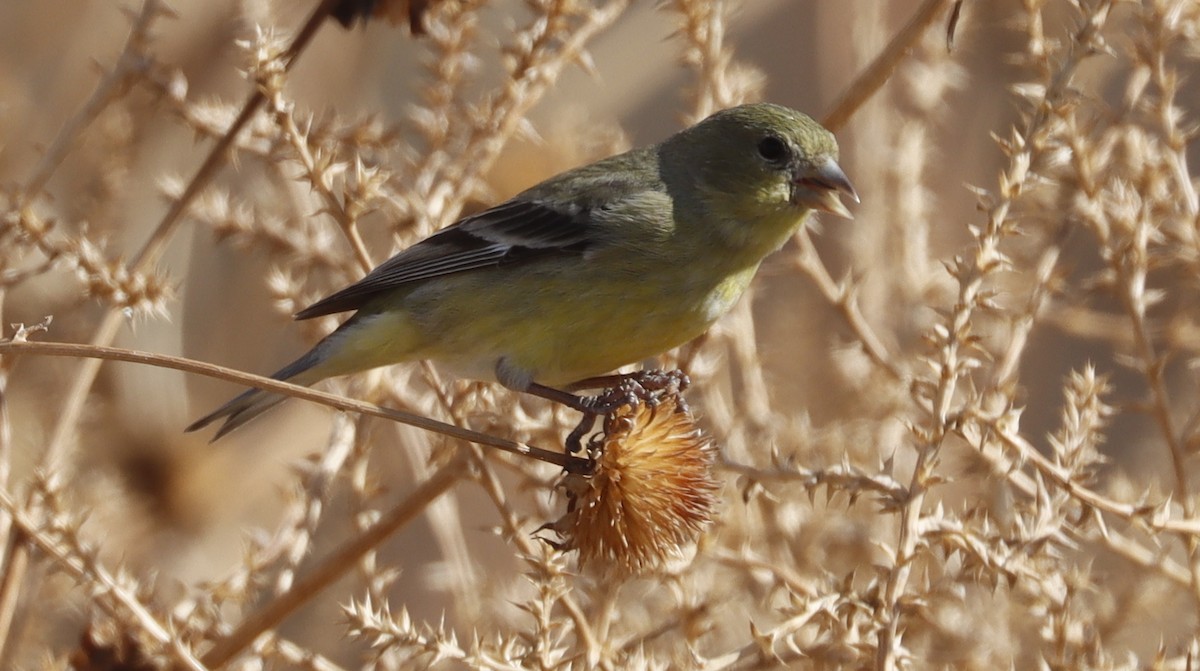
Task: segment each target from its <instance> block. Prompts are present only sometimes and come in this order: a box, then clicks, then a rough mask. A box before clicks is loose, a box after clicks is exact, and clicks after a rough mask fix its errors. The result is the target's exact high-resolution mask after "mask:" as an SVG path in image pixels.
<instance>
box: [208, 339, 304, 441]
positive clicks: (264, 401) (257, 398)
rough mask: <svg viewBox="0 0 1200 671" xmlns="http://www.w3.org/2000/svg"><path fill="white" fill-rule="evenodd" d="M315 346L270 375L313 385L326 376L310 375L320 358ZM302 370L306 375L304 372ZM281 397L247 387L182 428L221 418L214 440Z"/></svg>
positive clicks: (267, 407)
mask: <svg viewBox="0 0 1200 671" xmlns="http://www.w3.org/2000/svg"><path fill="white" fill-rule="evenodd" d="M319 349H320V347H319V346H318V347H315V348H313V349H312V350H310V351H309V352H308V353H307V354H305V355H304V356H302V357H300V358H299V359H296V360H295V361H293V362H292V363H290V364H288V365H286V366H284V367H283V368H281V369H279V370H278V371H277V372H276V373H275V374H274V375H272V376H271V378H272V379H275V380H285V381H289V382H294V383H296V384H303V385H309V384H313V383H315V382H317V381H318V380H321V379H323V378H324V377H326V376H324V375H313V374H312V373H313V372H314V370H313V369H314V367H316V365H317V364H319V363H321V361H322V357H321V356H320V354H319V353H318V350H319ZM304 373H309V374H308V375H304ZM285 400H287V396H284V395H282V394H274V393H271V392H268V391H263V390H262V389H248V390H246V391H245V392H243V393H242V394H240V395H238V396H237V397H235V398H234V399H233V400H231V401H229V402H228V403H226V404H225V405H223V406H221V407H219V408H217V409H216V410H213V411H212V412H210V413H208V414H207V415H205V416H203V417H201V418H200V419H198V420H196V421H194V422H192V423H191V424H189V425H188V427H187V428H186V429H184V431H196V430H199V429H203V428H204V427H206V426H208V425H209V424H212V423H213V422H215V421H217V420H218V419H222V418H224V419H225V423H223V424H221V428H219V429H217V433H216V435H214V436H213V437H212V440H213V441H215V440H217V439H218V438H220V437H221V436H224V435H225V434H227V433H229V432H230V431H233V430H234V429H236V428H238V427H239V426H241V425H243V424H245V423H246V422H249V421H250V420H252V419H254V418H255V417H258V416H259V415H261V414H263V413H264V412H266V411H268V410H270V409H271V408H273V407H275V406H277V405H279V404H280V403H282V402H283V401H285Z"/></svg>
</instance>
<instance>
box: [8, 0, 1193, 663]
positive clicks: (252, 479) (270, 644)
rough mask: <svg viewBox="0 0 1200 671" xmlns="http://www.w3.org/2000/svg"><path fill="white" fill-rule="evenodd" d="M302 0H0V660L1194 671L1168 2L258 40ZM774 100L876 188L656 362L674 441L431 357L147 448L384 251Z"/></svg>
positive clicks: (1185, 69) (417, 14) (1184, 233)
mask: <svg viewBox="0 0 1200 671" xmlns="http://www.w3.org/2000/svg"><path fill="white" fill-rule="evenodd" d="M314 4H317V3H306V2H302V1H301V0H278V1H274V2H271V1H268V0H242V1H240V2H234V1H233V0H227V1H221V2H201V1H200V0H176V2H174V3H172V5H171V6H168V5H167V4H166V3H164V2H161V1H159V0H139V1H138V2H137V3H134V4H133V5H132V6H130V7H128V11H127V12H122V11H121V9H122V7H121V6H120V3H115V2H113V3H109V2H90V3H81V2H78V1H77V0H45V1H43V2H20V1H17V2H13V1H9V2H5V3H3V6H2V7H0V34H2V35H3V39H0V184H2V187H0V309H2V313H0V314H2V316H3V323H4V324H5V325H6V326H7V325H8V324H10V323H12V324H18V323H19V324H25V325H26V326H24V327H21V328H18V327H15V326H14V327H12V328H10V329H8V330H6V332H5V334H4V335H5V337H6V340H4V341H3V342H0V509H2V513H0V543H2V547H3V551H2V552H3V554H2V555H0V666H3V667H4V668H41V667H46V668H63V667H66V666H72V665H73V666H75V667H76V668H87V669H116V668H121V669H142V668H187V669H201V668H236V669H251V668H260V667H262V666H264V665H265V666H266V667H269V668H307V669H320V670H333V669H356V668H381V669H390V668H425V667H437V668H480V669H558V668H602V669H641V668H697V669H707V670H711V671H717V670H723V669H760V668H775V667H780V666H783V667H790V668H801V669H809V668H811V669H834V668H874V669H896V668H912V669H924V668H950V669H994V668H1017V669H1030V668H1047V669H1077V668H1096V669H1134V668H1138V669H1144V668H1161V669H1184V668H1194V667H1195V666H1196V662H1195V657H1196V654H1197V652H1200V643H1198V642H1197V632H1198V629H1200V512H1198V511H1197V505H1198V500H1197V494H1198V492H1200V485H1198V484H1196V476H1197V473H1196V470H1197V469H1196V467H1197V459H1196V451H1197V449H1198V448H1200V394H1197V382H1198V381H1197V365H1196V363H1197V352H1200V302H1198V301H1197V300H1196V296H1197V295H1200V294H1198V293H1197V289H1198V288H1200V214H1198V212H1200V203H1198V199H1197V181H1198V180H1197V178H1196V176H1194V175H1193V174H1192V170H1191V167H1190V166H1192V165H1195V164H1196V163H1197V162H1198V161H1200V150H1198V149H1197V142H1196V140H1195V136H1196V129H1197V119H1198V118H1200V68H1198V67H1197V58H1198V57H1200V3H1196V2H1195V1H1194V0H1143V1H1141V2H1116V1H1115V0H1107V1H1106V0H1023V1H1021V2H1008V3H985V2H963V3H961V4H960V3H956V2H953V1H952V0H925V1H923V2H916V1H914V0H909V1H906V2H889V3H884V2H878V1H877V0H855V1H852V2H829V3H802V2H795V1H794V0H774V1H767V0H761V1H760V2H755V3H736V2H732V1H728V2H720V1H715V2H709V1H708V0H677V1H675V2H667V3H662V4H661V5H660V6H652V5H651V4H650V3H634V2H631V1H630V0H596V2H584V1H580V0H557V1H556V0H529V1H528V2H515V1H512V0H505V1H501V0H495V1H493V2H483V1H482V0H476V1H450V0H447V1H443V2H411V3H408V2H406V3H395V5H396V6H394V7H392V8H391V9H390V10H388V8H386V7H380V6H376V5H375V4H374V3H358V4H359V5H360V6H361V8H362V10H363V11H375V12H379V13H380V14H381V15H383V14H386V15H387V16H389V18H393V19H397V18H398V19H399V20H400V22H401V23H403V22H404V21H406V20H407V21H416V22H417V23H416V25H415V26H409V27H408V28H405V27H403V26H401V27H393V26H390V25H388V24H387V23H386V22H375V21H369V22H368V23H367V25H365V26H364V25H362V24H361V22H360V24H359V25H358V26H357V27H355V28H354V29H352V30H349V31H347V30H343V29H342V28H341V27H340V26H338V25H337V23H336V22H334V21H320V22H317V23H314V24H313V25H312V27H313V28H314V30H313V31H312V32H310V33H309V34H307V35H306V37H305V39H304V40H302V41H301V42H299V43H297V44H296V46H289V45H291V44H292V43H291V42H290V40H291V39H292V38H291V37H290V35H293V34H295V32H296V31H299V29H300V26H301V25H302V23H303V17H302V13H303V12H311V11H313V10H314V8H313V6H312V5H314ZM325 4H327V5H328V4H329V3H325ZM735 10H736V11H735ZM413 28H416V30H414V29H413ZM309 38H311V40H310V39H309ZM760 98H769V99H771V100H773V101H776V102H781V103H784V104H788V105H791V106H793V107H798V108H801V109H805V110H808V111H811V112H813V113H814V115H815V116H818V117H824V118H825V119H827V120H828V123H829V124H830V126H831V127H834V128H835V129H836V130H837V132H838V135H839V138H840V140H841V143H842V147H843V162H842V163H843V165H844V166H845V167H846V170H847V172H848V173H849V174H850V175H851V177H852V178H853V180H854V182H855V185H856V186H857V188H858V190H859V192H860V194H861V195H862V197H863V203H862V205H861V206H859V207H858V208H856V220H855V221H854V222H853V223H843V222H839V221H832V220H831V221H825V222H823V224H824V232H823V233H821V234H819V235H810V234H808V233H805V234H802V235H801V236H800V237H798V238H797V239H796V240H795V241H794V242H793V243H791V244H789V245H788V246H787V247H786V248H785V249H784V250H783V251H782V252H781V253H779V254H777V255H776V256H774V257H772V259H771V260H769V262H768V263H767V264H766V265H765V266H764V269H763V271H762V273H761V274H760V277H759V278H758V281H757V283H756V285H755V290H754V294H753V296H749V297H747V299H745V300H743V301H742V303H741V304H740V305H739V307H738V308H737V309H736V310H735V311H734V313H733V314H731V315H730V316H729V317H727V318H726V319H725V320H723V321H722V322H721V323H720V324H719V325H718V326H717V327H716V328H715V329H714V330H713V332H711V333H710V334H708V335H707V336H706V337H704V338H702V339H701V340H700V341H698V342H695V343H691V344H689V345H688V346H686V347H684V348H683V349H682V350H681V351H680V352H677V353H672V354H671V355H669V356H668V357H664V359H663V360H662V361H660V362H658V364H659V365H662V366H665V367H673V366H676V365H679V366H682V367H683V368H685V369H686V370H687V371H688V372H689V373H690V375H691V379H692V386H691V387H690V389H688V391H687V394H686V398H687V401H688V403H689V404H690V407H691V410H692V412H693V413H694V414H695V418H698V421H699V422H700V425H701V426H702V427H703V430H704V435H701V434H700V433H699V429H698V428H697V427H696V426H695V425H694V424H692V422H693V421H697V420H696V419H695V418H694V417H693V416H692V415H688V414H684V413H682V412H677V410H678V409H679V408H678V407H677V398H675V397H668V398H665V399H664V400H662V401H661V402H659V403H658V404H656V405H655V406H653V407H650V406H642V407H641V408H638V409H634V408H624V409H621V410H619V411H618V412H617V413H615V414H614V415H613V416H612V417H609V418H608V420H607V422H606V424H607V426H606V427H605V428H606V429H607V433H606V434H605V435H604V436H603V437H600V438H596V439H595V440H592V441H590V443H589V444H590V445H591V446H592V449H593V454H592V455H591V456H592V457H594V461H592V462H589V463H587V464H586V467H580V463H581V462H580V461H579V460H578V459H575V460H570V459H563V458H562V457H561V456H560V457H558V459H559V461H560V463H559V465H554V464H548V463H546V462H545V461H544V460H539V459H532V458H530V456H529V454H528V453H530V452H534V451H533V450H530V449H529V448H528V446H531V445H532V446H537V447H539V448H541V449H543V450H545V451H546V452H545V453H536V452H534V453H535V455H536V454H540V455H541V456H542V457H545V458H548V459H550V460H552V461H553V460H554V459H555V457H553V456H548V455H553V454H560V455H561V445H562V441H563V437H564V435H565V434H566V432H567V431H569V430H570V428H571V426H572V425H573V424H574V422H575V421H576V420H577V418H576V417H573V416H572V415H571V413H569V412H567V411H565V410H562V409H556V408H551V407H549V406H548V405H547V404H545V403H543V402H540V401H537V400H530V399H522V398H518V397H517V396H515V395H513V394H511V393H508V392H506V391H504V390H501V389H499V388H497V387H496V386H495V385H487V384H479V383H471V382H466V381H457V380H450V379H444V378H442V377H439V375H438V371H437V370H436V369H435V368H433V367H431V366H422V365H413V366H395V367H392V368H388V369H384V370H380V371H375V372H372V373H370V374H366V375H361V376H358V377H355V378H351V379H344V380H338V381H334V382H332V383H329V384H327V385H326V386H324V387H322V391H298V390H294V389H293V390H290V393H293V394H294V395H301V396H305V397H307V398H308V399H309V400H310V401H313V400H315V401H317V402H318V403H324V404H326V405H333V406H335V407H340V408H342V409H343V410H350V411H351V412H345V413H333V412H330V411H329V410H328V409H326V408H321V407H320V406H319V405H317V404H313V403H309V402H302V401H295V400H293V401H292V402H290V403H289V404H287V405H286V406H285V407H284V408H283V409H281V410H279V411H277V412H275V413H272V415H271V416H270V417H269V418H264V419H263V420H262V421H261V422H259V423H257V424H256V425H254V426H252V427H247V428H246V429H245V430H243V431H240V432H238V433H237V434H235V435H233V436H231V437H230V438H229V439H227V440H225V441H222V442H220V443H218V444H216V445H208V444H205V443H203V439H202V438H197V437H194V436H191V435H186V436H185V435H184V434H183V433H182V432H181V429H182V427H183V426H185V425H186V424H187V422H188V421H189V420H190V419H194V418H195V417H196V416H197V415H198V414H199V413H200V412H202V411H204V410H207V409H208V408H210V407H212V405H213V404H214V403H216V402H217V401H218V400H221V399H223V398H225V397H226V396H227V395H228V394H230V393H231V392H232V391H233V390H234V388H235V385H232V384H229V383H228V382H219V381H214V380H213V379H212V378H214V377H216V378H223V379H224V380H233V381H236V382H240V383H242V384H260V385H262V384H268V382H264V381H263V379H262V378H259V377H256V376H253V375H247V374H243V373H238V372H237V371H238V370H248V371H254V372H263V371H268V370H272V369H273V368H274V367H275V366H276V364H279V363H281V362H283V361H286V360H288V359H290V358H291V357H290V355H292V354H294V353H296V352H298V351H300V350H301V349H302V348H303V346H304V345H303V343H304V342H311V341H312V340H313V339H315V338H317V337H319V336H320V335H321V334H322V333H323V332H325V331H326V330H327V329H329V328H331V327H332V325H333V322H332V320H324V321H322V320H317V321H316V322H315V323H309V322H305V323H303V324H292V323H290V321H289V319H288V315H289V314H290V313H292V312H293V311H295V310H296V309H297V308H298V307H302V306H303V305H305V304H306V303H307V302H308V301H310V300H312V299H314V298H316V297H318V296H320V295H323V294H324V293H325V292H327V291H329V290H330V289H332V288H335V287H337V286H339V285H342V284H344V283H346V282H348V281H351V280H353V279H355V278H357V277H358V276H360V275H361V273H363V272H364V270H365V269H366V268H368V267H370V266H371V264H372V263H375V262H378V261H379V260H381V259H383V258H385V257H386V256H387V255H388V254H390V253H391V252H392V251H393V250H395V249H396V248H397V247H399V246H403V245H406V244H409V243H411V242H413V241H414V240H416V239H419V238H420V237H422V236H424V235H427V234H429V233H430V232H431V231H434V230H436V229H438V228H440V227H442V226H445V225H447V224H449V223H450V222H452V221H453V220H455V218H456V217H458V216H460V215H461V214H463V213H464V212H468V211H471V210H473V209H477V208H479V207H480V206H482V205H485V204H488V203H492V202H496V200H498V199H499V198H502V197H504V196H506V195H509V194H511V193H513V192H515V191H516V190H518V189H520V188H522V187H525V186H528V185H530V184H532V183H534V182H536V181H537V180H538V179H540V178H542V177H545V176H548V175H550V174H553V173H554V172H557V171H559V170H561V169H563V168H566V167H569V166H570V165H574V164H578V163H580V162H583V161H586V160H589V159H591V158H595V157H599V156H602V155H605V154H608V153H611V152H613V151H616V150H618V149H620V148H621V147H623V146H627V144H628V143H629V142H631V141H632V142H638V143H641V142H648V141H653V140H655V139H657V138H659V137H662V136H663V135H665V134H667V133H668V132H670V131H671V130H672V129H673V128H676V127H678V126H679V125H680V124H682V123H687V122H690V121H692V120H695V119H697V118H700V117H702V116H704V115H706V114H708V113H709V112H711V111H713V110H715V109H718V108H721V107H724V106H728V105H732V104H735V103H738V102H742V101H745V100H750V99H760ZM247 101H249V102H247ZM830 110H832V111H830ZM239 115H240V117H241V118H240V121H237V122H235V119H239ZM231 129H232V130H231ZM627 137H629V138H631V139H629V140H627V139H626V138H627ZM206 157H207V158H206ZM50 316H53V321H50V320H49V319H48V318H49V317H50ZM71 343H77V344H71ZM172 354H174V355H179V356H170V355H172ZM202 362H212V363H202ZM216 364H222V365H216ZM180 371H183V372H180ZM329 392H332V393H329ZM380 406H382V407H380ZM384 408H387V409H384ZM647 422H648V424H647ZM456 427H457V428H456ZM706 436H707V437H706ZM471 441H475V442H471ZM709 441H711V444H710V442H709ZM496 447H498V448H501V449H500V450H495V449H489V448H496ZM660 448H661V449H660ZM563 463H565V464H567V465H568V466H569V467H572V468H574V469H575V471H576V472H575V473H574V474H572V475H570V476H568V477H567V480H566V482H563V481H562V480H561V476H562V469H561V466H562V464H563ZM595 469H599V470H595ZM710 469H711V471H710ZM639 477H641V478H646V477H648V478H650V481H651V484H655V483H661V487H653V486H651V487H649V488H647V486H646V485H647V482H646V481H645V480H638V478H639ZM714 503H715V508H713V507H711V506H712V504H714ZM647 506H649V507H647ZM568 508H569V509H570V512H569V513H568ZM672 511H676V515H677V516H676V517H674V518H672V517H671V515H670V514H669V513H671V512H672ZM564 515H565V516H564ZM709 517H711V518H712V519H711V521H709V522H708V523H707V524H706V523H705V522H706V520H707V519H708V518H709ZM556 520H557V521H558V523H557V524H556V525H554V526H551V527H546V528H543V527H544V525H546V524H548V523H549V524H553V523H554V522H555V521H556ZM701 529H702V531H699V530H701ZM554 530H558V531H560V532H562V534H563V535H564V536H565V538H563V537H559V536H556V535H555V534H554V533H553V532H554ZM698 532H699V533H698ZM547 541H550V542H547ZM622 544H626V545H622ZM576 550H578V552H577V551H576Z"/></svg>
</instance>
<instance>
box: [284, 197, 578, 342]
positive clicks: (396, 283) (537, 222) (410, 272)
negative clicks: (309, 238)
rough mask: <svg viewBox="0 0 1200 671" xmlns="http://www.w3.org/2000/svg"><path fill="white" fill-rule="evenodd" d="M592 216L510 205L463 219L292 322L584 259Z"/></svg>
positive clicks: (540, 205)
mask: <svg viewBox="0 0 1200 671" xmlns="http://www.w3.org/2000/svg"><path fill="white" fill-rule="evenodd" d="M590 223H591V217H590V211H589V210H588V209H585V208H583V207H580V206H578V205H566V206H564V205H558V204H554V205H551V204H547V203H544V202H537V201H534V200H525V199H522V200H510V201H507V202H504V203H501V204H500V205H497V206H495V207H493V208H491V209H489V210H485V211H483V212H480V213H478V214H474V215H472V216H470V217H467V218H465V219H462V220H460V221H458V222H457V223H455V224H453V225H452V226H449V227H447V228H445V229H443V230H442V231H439V232H438V233H435V234H433V235H431V236H429V237H428V238H426V239H424V240H422V241H421V242H418V243H417V244H415V245H413V246H412V247H409V248H408V249H406V250H404V251H402V252H400V253H399V254H397V255H395V256H393V257H392V258H390V259H388V260H387V261H384V262H383V263H381V264H380V265H379V266H378V267H376V268H375V269H374V270H372V271H371V272H370V273H368V274H367V276H366V277H363V278H362V279H361V280H359V281H358V282H355V283H354V284H352V285H350V286H348V287H346V288H345V289H342V290H341V291H338V292H337V293H334V294H332V295H330V296H327V297H325V298H323V299H321V300H319V301H317V302H316V303H313V304H312V305H310V306H308V307H307V308H305V309H303V310H301V311H300V312H298V313H296V319H310V318H312V317H320V316H322V315H329V314H335V313H338V312H346V311H348V310H357V309H359V308H361V307H362V306H363V305H364V304H366V303H367V302H368V301H369V300H371V299H372V298H375V297H376V296H378V295H379V294H381V293H385V292H388V291H391V290H392V289H395V288H397V287H400V286H402V285H404V284H408V283H410V282H420V281H422V280H428V279H430V278H433V277H439V276H442V275H449V274H452V273H461V272H464V271H468V270H475V269H478V268H487V267H492V266H498V265H501V264H509V263H520V262H525V261H529V260H531V259H534V258H539V257H542V256H544V255H546V254H582V253H583V252H584V251H586V249H587V247H588V245H589V244H591V243H594V242H595V240H594V239H593V234H592V233H593V231H592V229H593V228H594V227H593V226H591V225H590Z"/></svg>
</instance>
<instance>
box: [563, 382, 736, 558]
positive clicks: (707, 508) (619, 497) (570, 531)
mask: <svg viewBox="0 0 1200 671" xmlns="http://www.w3.org/2000/svg"><path fill="white" fill-rule="evenodd" d="M685 407H686V406H684V405H683V404H682V401H681V399H679V398H678V397H676V396H672V395H668V396H664V397H662V398H660V399H658V400H657V401H656V402H654V403H646V402H641V403H637V404H634V405H623V406H621V407H619V408H617V409H616V410H614V411H612V412H611V413H609V414H608V415H607V416H606V417H605V423H604V432H603V433H602V434H600V435H599V436H597V437H596V438H594V439H593V440H592V442H591V446H590V447H589V453H590V454H589V457H590V458H591V459H592V461H593V463H594V464H595V467H594V469H593V471H592V472H591V473H589V474H586V475H584V474H568V475H567V476H565V477H564V479H563V481H562V483H561V485H560V486H561V487H562V489H563V490H564V491H566V493H567V498H568V505H567V514H566V515H564V516H563V517H562V518H560V519H559V520H558V521H557V522H554V523H553V524H551V525H549V526H550V528H551V529H553V530H554V531H555V532H557V533H558V534H559V535H560V536H562V538H563V542H562V544H561V546H560V547H562V548H563V549H566V550H578V551H579V564H580V567H581V568H586V569H589V570H593V571H600V572H604V573H616V574H619V575H636V574H642V573H648V572H652V571H654V570H656V569H658V568H660V567H662V565H663V564H664V563H665V562H667V561H668V560H670V559H672V558H675V557H679V556H681V555H682V554H683V553H684V552H685V551H686V549H687V548H688V547H689V546H691V545H693V544H694V543H695V542H696V540H697V539H698V538H699V536H700V533H701V531H703V530H704V528H705V527H706V526H707V525H708V523H709V522H710V521H711V520H712V517H713V511H714V508H715V507H716V502H717V496H716V492H717V489H718V487H719V483H718V482H717V481H716V480H715V479H714V477H713V461H714V456H715V448H714V446H713V444H712V441H711V440H709V438H708V436H707V435H706V434H705V433H704V432H703V431H701V430H700V427H699V426H697V424H696V420H695V417H693V416H692V414H691V413H690V412H688V411H687V410H686V409H684V408H685Z"/></svg>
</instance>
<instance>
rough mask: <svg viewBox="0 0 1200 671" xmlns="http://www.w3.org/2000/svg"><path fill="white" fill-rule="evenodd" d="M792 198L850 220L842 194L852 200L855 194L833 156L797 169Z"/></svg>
mask: <svg viewBox="0 0 1200 671" xmlns="http://www.w3.org/2000/svg"><path fill="white" fill-rule="evenodd" d="M793 187H794V191H793V193H794V194H795V195H794V200H795V202H796V204H797V205H804V206H806V207H811V208H812V209H814V210H820V211H822V212H829V213H830V214H836V215H838V216H839V217H845V218H847V219H853V218H854V216H853V215H851V214H850V210H848V209H846V206H845V205H844V204H843V203H842V198H841V197H842V195H846V196H849V197H850V198H851V199H853V200H854V202H856V203H857V202H859V201H858V194H857V193H856V192H855V191H854V185H853V184H851V183H850V178H849V177H846V173H844V172H842V168H841V166H839V165H838V164H837V161H834V160H833V159H832V158H826V159H825V160H823V161H822V162H820V163H818V164H817V165H815V166H806V167H804V168H801V169H800V170H798V171H797V172H796V176H795V177H794V178H793Z"/></svg>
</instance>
